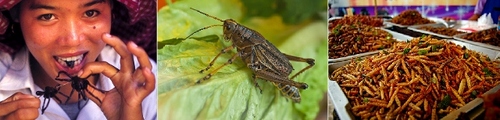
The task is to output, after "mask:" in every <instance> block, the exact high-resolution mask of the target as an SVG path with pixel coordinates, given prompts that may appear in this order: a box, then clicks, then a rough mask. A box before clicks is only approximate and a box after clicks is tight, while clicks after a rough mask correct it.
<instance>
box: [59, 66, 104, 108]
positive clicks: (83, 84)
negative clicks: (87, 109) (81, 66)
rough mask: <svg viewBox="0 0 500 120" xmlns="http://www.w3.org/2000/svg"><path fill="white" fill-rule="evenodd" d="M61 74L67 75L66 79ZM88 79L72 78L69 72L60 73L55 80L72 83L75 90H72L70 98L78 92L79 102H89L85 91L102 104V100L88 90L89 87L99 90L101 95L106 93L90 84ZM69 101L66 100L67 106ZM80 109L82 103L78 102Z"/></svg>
mask: <svg viewBox="0 0 500 120" xmlns="http://www.w3.org/2000/svg"><path fill="white" fill-rule="evenodd" d="M61 74H64V75H66V77H62V76H61ZM61 77H62V78H61ZM88 77H90V76H88ZM88 77H87V78H88ZM87 78H79V77H78V76H72V77H71V76H70V75H69V74H68V73H67V72H65V71H60V72H59V73H58V74H57V77H56V78H55V79H56V80H58V81H63V82H70V83H71V87H72V88H73V90H71V93H70V94H69V96H70V97H71V96H72V95H73V92H74V91H76V92H78V100H80V99H83V100H88V97H87V94H85V91H87V92H88V93H89V94H90V96H92V97H94V98H96V99H97V100H98V101H99V103H102V101H101V99H99V98H97V97H96V96H95V95H94V94H92V93H91V92H90V91H89V90H88V89H87V87H88V86H90V87H92V88H94V89H96V90H98V91H99V92H101V93H104V91H103V90H100V89H97V88H96V87H95V86H94V85H92V84H90V83H89V81H88V80H87ZM68 101H69V99H67V100H66V102H65V104H66V103H68ZM78 108H79V109H81V106H80V102H78Z"/></svg>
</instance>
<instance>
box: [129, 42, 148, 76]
mask: <svg viewBox="0 0 500 120" xmlns="http://www.w3.org/2000/svg"><path fill="white" fill-rule="evenodd" d="M127 48H128V49H129V50H130V52H132V54H134V55H135V56H137V60H138V61H139V64H140V65H141V66H143V67H146V68H149V69H150V70H151V68H152V67H151V63H150V61H149V56H148V54H147V53H146V51H144V49H142V48H140V47H138V46H137V44H135V43H134V42H128V44H127Z"/></svg>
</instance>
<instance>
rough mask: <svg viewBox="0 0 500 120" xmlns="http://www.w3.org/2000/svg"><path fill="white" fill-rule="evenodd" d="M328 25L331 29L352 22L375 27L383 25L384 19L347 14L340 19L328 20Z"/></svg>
mask: <svg viewBox="0 0 500 120" xmlns="http://www.w3.org/2000/svg"><path fill="white" fill-rule="evenodd" d="M328 23H329V24H328V26H329V28H330V29H332V28H333V27H335V26H337V25H352V24H364V25H368V26H373V27H381V26H383V25H384V21H382V19H380V18H377V17H371V16H366V15H353V16H346V17H343V18H342V19H338V20H333V21H331V22H328Z"/></svg>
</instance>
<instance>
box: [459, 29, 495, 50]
mask: <svg viewBox="0 0 500 120" xmlns="http://www.w3.org/2000/svg"><path fill="white" fill-rule="evenodd" d="M468 34H471V33H464V34H458V35H454V36H453V39H455V40H459V41H463V42H466V43H469V44H473V45H477V46H482V47H486V48H489V49H493V50H498V51H500V47H499V46H494V45H490V44H486V43H481V42H476V41H472V40H467V39H463V38H462V37H463V36H465V35H468Z"/></svg>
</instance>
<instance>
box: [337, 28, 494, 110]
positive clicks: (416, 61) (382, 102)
mask: <svg viewBox="0 0 500 120" xmlns="http://www.w3.org/2000/svg"><path fill="white" fill-rule="evenodd" d="M499 64H500V63H499V62H494V61H490V59H489V58H488V57H487V56H485V55H482V54H480V53H477V52H475V51H472V50H468V49H465V48H462V47H460V46H457V45H455V44H453V43H451V42H446V41H444V40H437V39H433V38H431V37H430V36H427V37H424V38H415V39H413V40H411V41H408V42H399V43H395V44H393V45H392V47H391V48H390V49H388V50H387V51H383V52H380V53H379V54H378V55H375V56H371V57H368V58H365V59H363V60H361V61H358V60H354V59H353V60H352V61H351V63H350V64H348V65H345V66H343V67H341V68H339V69H337V70H335V71H334V72H333V73H332V74H331V76H330V79H331V80H336V81H337V82H338V83H339V84H340V86H341V87H342V90H343V92H344V93H345V94H346V96H347V98H348V99H349V101H350V104H351V106H353V107H352V109H351V110H352V112H353V113H354V114H355V116H357V117H359V118H362V119H377V118H382V119H405V120H406V119H439V118H442V117H444V116H445V115H447V114H449V113H450V112H452V111H453V110H456V109H458V108H460V107H462V106H464V105H465V104H467V103H468V102H470V101H472V100H473V99H475V98H476V97H478V96H480V95H482V94H483V93H484V92H486V91H488V90H489V89H491V88H493V87H494V86H496V85H499V84H500V73H499V72H500V68H498V65H499Z"/></svg>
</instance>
